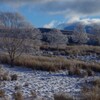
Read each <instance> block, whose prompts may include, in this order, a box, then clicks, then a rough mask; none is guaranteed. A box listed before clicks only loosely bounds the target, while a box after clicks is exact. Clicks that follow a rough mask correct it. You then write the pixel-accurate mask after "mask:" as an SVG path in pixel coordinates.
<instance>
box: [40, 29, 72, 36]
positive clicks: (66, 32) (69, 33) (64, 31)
mask: <svg viewBox="0 0 100 100" xmlns="http://www.w3.org/2000/svg"><path fill="white" fill-rule="evenodd" d="M38 29H39V30H40V31H41V32H42V33H45V32H50V31H51V30H52V29H49V28H38ZM60 31H61V32H62V33H63V34H66V35H72V34H73V31H69V30H60Z"/></svg>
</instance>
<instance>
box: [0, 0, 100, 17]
mask: <svg viewBox="0 0 100 100" xmlns="http://www.w3.org/2000/svg"><path fill="white" fill-rule="evenodd" d="M0 3H8V4H11V5H14V6H15V7H16V6H17V7H22V6H25V5H27V6H29V7H31V9H32V8H34V7H35V8H36V10H38V11H40V12H47V13H50V14H65V15H67V14H68V15H74V14H75V15H86V16H88V15H94V16H95V15H100V0H0Z"/></svg>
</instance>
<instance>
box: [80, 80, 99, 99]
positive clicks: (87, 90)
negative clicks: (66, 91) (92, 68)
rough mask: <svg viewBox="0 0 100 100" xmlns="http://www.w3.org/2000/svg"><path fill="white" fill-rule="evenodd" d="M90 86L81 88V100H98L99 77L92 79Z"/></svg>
mask: <svg viewBox="0 0 100 100" xmlns="http://www.w3.org/2000/svg"><path fill="white" fill-rule="evenodd" d="M91 83H93V84H92V86H91V87H90V86H89V85H87V86H84V87H83V88H82V91H81V93H82V100H100V79H96V80H94V81H93V82H91Z"/></svg>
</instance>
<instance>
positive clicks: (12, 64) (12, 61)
mask: <svg viewBox="0 0 100 100" xmlns="http://www.w3.org/2000/svg"><path fill="white" fill-rule="evenodd" d="M10 66H11V67H14V59H11V60H10Z"/></svg>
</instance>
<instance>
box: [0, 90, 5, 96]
mask: <svg viewBox="0 0 100 100" xmlns="http://www.w3.org/2000/svg"><path fill="white" fill-rule="evenodd" d="M4 96H5V91H4V90H0V98H1V97H4Z"/></svg>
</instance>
